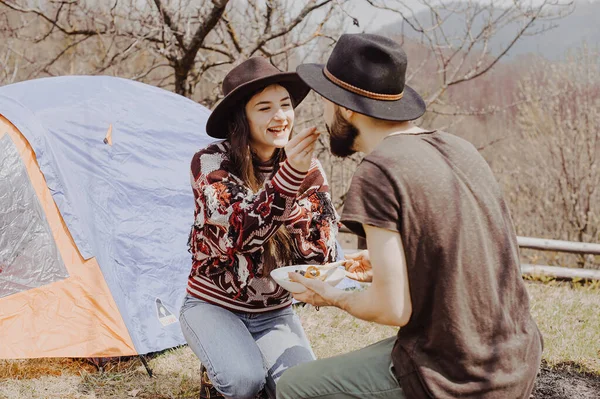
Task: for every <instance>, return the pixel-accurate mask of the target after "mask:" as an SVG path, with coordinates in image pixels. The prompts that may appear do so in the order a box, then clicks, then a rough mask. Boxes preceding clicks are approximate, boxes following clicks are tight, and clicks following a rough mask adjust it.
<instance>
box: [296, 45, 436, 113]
mask: <svg viewBox="0 0 600 399" xmlns="http://www.w3.org/2000/svg"><path fill="white" fill-rule="evenodd" d="M407 64H408V60H407V57H406V53H405V52H404V50H402V47H400V45H399V44H398V43H396V42H394V41H393V40H391V39H389V38H387V37H384V36H380V35H373V34H366V33H359V34H344V35H342V36H341V37H340V39H339V40H338V42H337V43H336V45H335V47H334V48H333V50H332V52H331V55H330V57H329V59H328V60H327V64H326V65H323V64H303V65H300V66H298V68H297V69H296V72H298V75H299V76H300V78H302V80H304V82H306V84H308V85H309V86H310V87H311V89H313V90H314V91H316V92H317V93H319V94H320V95H322V96H323V97H325V98H327V99H328V100H330V101H332V102H334V103H336V104H338V105H341V106H343V107H345V108H348V109H351V110H352V111H356V112H359V113H361V114H364V115H368V116H371V117H373V118H377V119H383V120H389V121H410V120H415V119H418V118H419V117H421V116H422V115H423V114H424V113H425V109H426V107H425V102H424V101H423V98H421V96H420V95H419V94H418V93H417V92H416V91H414V90H413V89H412V88H411V87H409V86H408V85H406V84H405V79H406V67H407Z"/></svg>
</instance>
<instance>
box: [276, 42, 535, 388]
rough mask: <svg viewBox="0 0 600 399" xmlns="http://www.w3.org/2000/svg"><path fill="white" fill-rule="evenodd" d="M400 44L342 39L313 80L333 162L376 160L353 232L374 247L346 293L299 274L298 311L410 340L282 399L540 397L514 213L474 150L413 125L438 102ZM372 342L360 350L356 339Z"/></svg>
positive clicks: (352, 211)
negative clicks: (322, 309) (355, 287)
mask: <svg viewBox="0 0 600 399" xmlns="http://www.w3.org/2000/svg"><path fill="white" fill-rule="evenodd" d="M406 66H407V58H406V55H405V53H404V52H403V50H402V49H401V48H400V46H399V45H398V44H396V43H395V42H394V41H392V40H390V39H387V38H385V37H382V36H377V35H369V34H356V35H343V36H342V37H341V38H340V39H339V41H338V43H337V44H336V46H335V48H334V49H333V52H332V54H331V56H330V58H329V60H328V62H327V65H326V66H323V65H315V64H308V65H301V66H300V67H299V68H298V70H297V72H298V74H299V75H300V77H301V78H302V79H303V80H304V81H305V82H306V83H307V84H308V85H309V86H311V88H312V89H314V90H315V91H316V92H317V93H318V94H320V95H321V96H322V97H324V98H323V102H324V118H325V121H326V123H327V126H328V131H329V133H330V142H331V150H332V152H333V153H334V154H336V155H339V156H349V155H351V154H352V153H354V152H355V151H361V152H363V153H365V154H366V157H365V159H364V160H363V161H362V163H361V164H360V165H359V167H358V169H357V170H356V173H355V175H354V177H353V180H352V183H351V186H350V189H349V191H348V194H347V196H346V202H345V204H344V210H343V214H342V222H343V223H344V224H345V225H346V226H348V227H349V228H350V229H351V230H352V231H354V232H355V233H356V234H358V235H361V236H366V240H367V247H368V252H363V253H360V254H359V255H358V256H356V257H355V258H356V261H355V262H351V263H352V266H350V267H348V269H349V270H348V271H349V273H350V274H353V275H355V276H360V278H361V279H362V280H364V281H372V284H371V286H370V287H369V288H368V289H366V290H364V291H353V292H347V291H341V290H337V289H335V288H333V287H331V286H329V285H327V284H325V283H322V282H320V281H317V280H312V279H306V278H304V277H302V276H300V275H299V274H295V273H291V274H290V278H291V279H292V280H294V281H297V282H300V283H302V284H304V285H305V286H306V287H307V290H306V291H305V292H303V293H301V294H297V295H295V297H296V299H298V300H301V301H304V302H307V303H310V304H313V305H316V306H336V307H338V308H340V309H343V310H345V311H346V312H348V313H350V314H351V315H353V316H355V317H358V318H360V319H363V320H368V321H374V322H377V323H381V324H387V325H393V326H398V327H400V330H399V332H398V335H397V337H394V338H390V339H387V340H384V341H381V342H378V343H376V344H374V345H371V346H369V347H366V348H363V349H361V350H359V351H356V352H351V353H349V354H345V355H341V356H338V357H333V358H329V359H322V360H317V361H315V362H311V363H307V364H304V365H300V366H297V367H294V368H291V369H289V370H288V371H286V372H285V373H284V375H283V377H282V378H281V379H280V380H279V383H278V386H277V397H278V398H282V399H291V398H294V399H298V398H310V397H321V398H323V397H327V398H347V397H353V398H368V397H377V398H408V399H415V398H419V399H420V398H458V397H460V398H483V399H492V398H493V399H500V398H502V399H508V398H511V399H512V398H529V395H530V393H531V391H532V389H533V384H534V380H535V376H536V374H537V371H538V368H539V365H540V361H541V353H542V340H541V335H540V333H539V330H538V328H537V326H536V324H535V322H534V320H533V319H532V317H531V314H530V312H529V300H528V296H527V292H526V289H525V285H524V283H523V281H522V279H521V273H520V268H519V252H518V246H517V239H516V235H515V231H514V228H513V224H512V221H511V218H510V215H509V211H508V208H507V205H506V203H505V201H504V199H503V197H502V193H501V190H500V188H499V186H498V184H497V182H496V181H495V178H494V176H493V174H492V172H491V170H490V168H489V167H488V165H487V164H486V162H485V161H484V159H483V158H482V157H481V156H480V155H479V153H478V152H477V150H476V149H475V148H474V147H473V146H472V145H471V144H469V143H468V142H467V141H465V140H462V139H460V138H458V137H455V136H453V135H450V134H448V133H445V132H441V131H431V130H424V129H421V128H419V127H417V126H415V125H414V124H412V123H411V122H410V121H413V120H415V119H417V118H419V117H420V116H421V115H422V114H423V113H424V112H425V103H424V102H423V100H422V99H421V97H420V96H419V95H418V94H417V93H416V92H415V91H414V90H413V89H411V88H410V87H408V86H407V85H405V74H406ZM356 339H361V337H356Z"/></svg>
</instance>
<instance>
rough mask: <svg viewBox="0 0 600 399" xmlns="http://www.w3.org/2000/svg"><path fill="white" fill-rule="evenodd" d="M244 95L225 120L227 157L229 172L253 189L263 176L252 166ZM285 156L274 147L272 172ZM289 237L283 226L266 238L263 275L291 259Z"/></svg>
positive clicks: (289, 262)
mask: <svg viewBox="0 0 600 399" xmlns="http://www.w3.org/2000/svg"><path fill="white" fill-rule="evenodd" d="M254 94H256V93H253V94H252V95H250V96H248V97H247V98H246V99H245V100H246V101H241V102H240V106H238V107H236V108H235V111H234V112H233V114H232V115H231V117H230V119H229V122H228V129H229V136H228V137H229V138H228V140H229V143H230V146H229V159H230V161H231V163H232V166H233V169H234V170H233V172H234V173H235V174H236V175H237V176H239V177H240V178H241V179H242V180H243V181H244V183H245V184H246V186H248V187H250V189H251V190H252V191H254V192H257V191H258V190H260V188H261V187H262V185H263V183H264V180H263V177H262V175H261V174H260V172H259V169H258V168H257V167H256V163H258V162H260V161H259V159H258V157H257V156H256V154H254V153H253V151H252V148H251V147H250V123H249V122H248V118H247V117H246V110H245V104H246V103H247V102H248V101H249V100H250V98H252V96H253V95H254ZM283 160H285V151H284V150H283V148H276V149H275V152H274V153H273V157H272V158H271V161H272V162H273V172H276V171H277V169H279V163H280V162H282V161H283ZM292 245H293V242H292V237H291V236H290V234H289V232H288V231H287V229H286V227H285V226H281V227H279V229H278V230H277V231H276V232H275V234H274V235H273V236H271V238H269V240H268V241H267V242H266V244H265V246H264V252H263V271H262V275H263V276H267V275H268V274H269V273H270V272H271V271H272V270H273V269H275V268H277V267H278V266H285V265H290V264H291V263H292V260H293V259H292Z"/></svg>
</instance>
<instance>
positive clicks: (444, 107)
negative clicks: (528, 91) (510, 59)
mask: <svg viewBox="0 0 600 399" xmlns="http://www.w3.org/2000/svg"><path fill="white" fill-rule="evenodd" d="M366 1H367V2H368V3H369V4H371V5H372V6H373V7H376V8H378V9H383V10H387V11H389V12H393V13H396V14H398V16H399V18H400V19H401V32H402V35H401V36H400V40H405V39H406V38H415V39H418V41H419V44H420V45H421V46H424V47H425V48H426V49H427V51H426V52H424V53H422V54H423V57H421V59H420V60H419V61H418V65H417V66H413V67H412V69H411V70H412V73H411V74H410V76H409V77H408V79H409V80H412V79H416V80H418V81H419V82H424V81H428V82H429V83H428V84H427V83H421V85H420V86H423V87H420V88H421V89H422V90H421V91H422V92H423V93H424V94H425V96H424V97H425V98H424V99H425V102H426V104H427V106H428V111H429V112H430V113H432V114H440V115H450V116H457V115H481V114H484V113H492V112H497V111H498V110H499V109H498V107H497V106H494V105H493V104H491V105H490V106H489V107H488V108H486V109H478V110H476V109H460V108H458V107H457V106H456V104H448V103H447V102H446V101H445V98H444V94H445V93H446V92H447V91H448V89H449V88H451V87H455V86H459V85H462V84H464V83H466V82H469V81H472V80H474V79H477V78H478V77H481V76H483V75H484V74H486V73H488V72H489V71H490V70H491V69H492V68H493V67H494V66H495V65H496V64H497V63H498V62H499V61H500V60H501V59H502V58H503V57H505V56H506V54H507V53H508V52H509V51H510V50H511V49H512V48H513V47H514V45H515V44H516V43H517V42H518V41H519V40H521V39H523V38H524V37H526V36H531V35H536V34H540V33H542V32H544V31H546V30H547V29H551V28H552V27H554V25H553V24H552V22H553V21H554V20H556V19H557V18H561V17H563V16H565V15H566V14H568V13H569V12H571V11H572V6H573V1H572V0H542V1H540V2H539V3H537V5H534V4H533V3H532V2H531V1H527V0H514V1H512V2H510V3H500V4H498V2H494V1H493V0H492V1H489V2H478V1H467V2H446V1H431V0H418V3H419V4H420V6H419V7H415V5H414V2H411V3H410V4H409V3H408V2H406V1H405V0H366ZM415 10H416V11H415ZM500 31H504V32H507V34H508V35H509V36H508V37H509V39H508V40H507V42H506V43H504V44H501V43H500V44H498V45H497V46H493V39H494V38H495V37H496V36H497V35H498V34H499V32H500ZM428 66H434V68H435V69H432V67H428ZM420 74H427V79H423V77H421V76H419V75H420ZM433 76H435V78H434V79H432V77H433Z"/></svg>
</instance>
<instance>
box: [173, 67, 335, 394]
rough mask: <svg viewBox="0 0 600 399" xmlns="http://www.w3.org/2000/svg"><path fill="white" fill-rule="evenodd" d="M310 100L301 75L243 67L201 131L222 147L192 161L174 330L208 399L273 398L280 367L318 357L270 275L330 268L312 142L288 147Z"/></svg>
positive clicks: (330, 234)
mask: <svg viewBox="0 0 600 399" xmlns="http://www.w3.org/2000/svg"><path fill="white" fill-rule="evenodd" d="M308 91H309V89H308V87H307V86H305V84H304V83H302V81H301V80H300V79H299V78H298V76H297V75H296V73H282V72H280V71H279V70H278V69H277V68H275V67H273V66H272V65H271V64H270V63H269V62H268V61H267V60H265V59H264V58H261V57H254V58H250V59H248V60H247V61H245V62H243V63H242V64H240V65H239V66H237V67H236V68H234V69H233V70H231V71H230V72H229V74H228V75H227V76H226V77H225V80H224V82H223V92H224V94H225V98H224V99H223V101H222V102H221V103H219V105H218V106H217V107H216V109H215V110H214V111H213V112H212V114H211V116H210V118H209V120H208V123H207V128H206V130H207V133H208V134H209V135H210V136H212V137H215V138H224V139H226V140H225V141H222V142H219V143H217V144H213V145H210V146H209V147H207V148H205V149H203V150H201V151H199V152H198V153H196V154H195V155H194V157H193V159H192V163H191V179H192V188H193V191H194V196H195V199H196V211H195V222H194V225H193V227H192V231H191V233H190V240H189V248H190V252H191V253H192V259H193V265H192V271H191V273H190V276H189V279H188V286H187V296H186V299H185V302H184V304H183V307H182V309H181V316H180V322H181V325H182V330H183V333H184V336H185V338H186V340H187V342H188V344H189V346H190V347H191V348H192V350H193V351H194V353H195V354H196V355H197V356H198V357H199V358H200V361H201V363H202V365H203V367H205V368H206V374H207V375H208V378H209V379H210V382H212V385H213V387H214V388H212V389H213V391H212V393H211V391H208V390H207V389H206V387H204V388H203V391H204V392H202V394H203V395H206V396H209V397H210V395H214V394H215V392H214V389H216V391H218V392H219V393H220V394H222V395H224V396H225V397H230V398H254V397H255V396H256V395H257V394H258V393H259V392H261V391H263V388H265V389H264V392H266V393H267V394H268V395H269V396H271V397H273V398H274V397H275V384H276V382H277V380H278V378H279V377H280V376H281V374H282V373H283V372H284V371H285V370H286V369H288V368H289V367H292V366H294V365H297V364H299V363H303V362H308V361H311V360H313V359H314V354H313V352H312V350H311V348H310V344H309V342H308V340H307V338H306V336H305V334H304V331H303V329H302V326H301V325H300V322H299V319H298V317H297V316H296V315H295V313H294V311H293V310H292V308H291V303H292V298H291V296H290V294H289V293H288V292H287V291H285V290H283V289H282V288H281V287H279V286H278V285H277V283H275V281H274V280H273V279H271V277H270V272H271V271H272V270H273V269H274V268H276V267H279V266H283V265H291V264H306V263H319V264H321V263H325V262H330V261H332V260H333V259H335V252H336V241H335V233H336V232H337V215H336V213H335V210H334V208H333V206H332V203H331V200H330V197H329V193H328V187H327V183H326V180H325V175H324V173H323V170H322V168H321V166H320V164H319V162H318V161H317V160H316V159H313V152H314V149H315V145H316V140H317V138H318V134H317V133H316V131H315V129H314V128H313V129H305V130H304V131H302V132H301V133H300V134H297V135H295V136H294V137H293V138H291V139H290V134H291V131H292V127H293V124H294V107H296V106H297V105H298V104H299V103H300V102H301V101H302V100H303V99H304V97H305V96H306V95H307V94H308ZM203 374H204V373H203ZM207 382H208V381H206V379H205V378H203V384H206V383H207Z"/></svg>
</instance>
